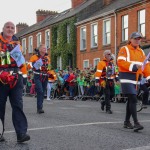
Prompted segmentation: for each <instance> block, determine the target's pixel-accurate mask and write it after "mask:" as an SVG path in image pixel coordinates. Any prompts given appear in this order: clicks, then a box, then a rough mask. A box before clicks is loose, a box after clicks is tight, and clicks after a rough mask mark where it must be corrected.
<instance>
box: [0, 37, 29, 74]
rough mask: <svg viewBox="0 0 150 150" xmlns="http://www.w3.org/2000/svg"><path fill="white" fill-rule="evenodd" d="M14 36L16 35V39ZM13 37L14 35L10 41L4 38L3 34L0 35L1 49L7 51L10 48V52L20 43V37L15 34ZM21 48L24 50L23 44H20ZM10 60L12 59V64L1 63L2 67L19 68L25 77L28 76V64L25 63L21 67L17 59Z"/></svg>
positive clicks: (0, 66)
mask: <svg viewBox="0 0 150 150" xmlns="http://www.w3.org/2000/svg"><path fill="white" fill-rule="evenodd" d="M13 37H14V39H13ZM13 37H12V39H13V40H12V41H10V42H9V41H7V40H6V39H4V38H3V36H2V35H0V51H3V52H6V50H8V51H9V52H11V50H13V48H14V47H15V46H16V45H18V44H20V42H19V41H18V39H17V38H16V37H15V36H13ZM20 49H21V50H22V47H21V45H20ZM10 61H11V64H5V65H2V64H0V68H4V69H7V68H19V69H20V71H21V73H22V75H23V77H27V67H26V64H23V65H21V66H20V67H18V66H17V63H16V61H15V60H14V59H13V58H10Z"/></svg>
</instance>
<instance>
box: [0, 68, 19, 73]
mask: <svg viewBox="0 0 150 150" xmlns="http://www.w3.org/2000/svg"><path fill="white" fill-rule="evenodd" d="M0 71H7V72H14V73H18V72H19V71H20V69H19V68H0Z"/></svg>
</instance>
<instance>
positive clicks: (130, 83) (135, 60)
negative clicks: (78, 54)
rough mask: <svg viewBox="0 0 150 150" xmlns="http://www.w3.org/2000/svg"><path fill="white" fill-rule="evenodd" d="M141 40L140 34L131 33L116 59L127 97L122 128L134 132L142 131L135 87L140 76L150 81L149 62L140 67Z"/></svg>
mask: <svg viewBox="0 0 150 150" xmlns="http://www.w3.org/2000/svg"><path fill="white" fill-rule="evenodd" d="M141 39H142V35H141V33H139V32H133V33H132V34H131V35H130V40H129V43H128V44H127V45H126V46H123V47H121V49H120V50H119V54H118V59H117V64H118V67H119V79H120V83H121V88H122V93H123V94H124V95H126V97H128V101H127V105H126V116H125V121H124V128H128V129H133V128H134V131H138V130H142V129H143V128H144V127H143V126H142V125H141V124H140V123H139V121H138V118H137V111H136V102H137V97H136V94H137V85H138V84H139V83H140V80H141V76H142V75H143V76H144V77H145V78H146V79H147V80H148V81H149V80H150V64H149V62H148V61H147V62H146V64H145V66H144V68H143V66H142V65H143V62H144V60H145V58H146V56H145V54H144V51H143V50H142V49H141V48H140V47H139V46H140V43H141ZM142 68H143V70H142ZM131 116H132V118H133V121H134V126H133V125H132V124H131V122H130V117H131Z"/></svg>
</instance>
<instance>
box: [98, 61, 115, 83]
mask: <svg viewBox="0 0 150 150" xmlns="http://www.w3.org/2000/svg"><path fill="white" fill-rule="evenodd" d="M116 77H117V76H116V74H115V66H114V64H113V62H112V61H110V62H107V61H106V59H104V60H103V61H100V62H99V63H98V65H97V70H96V72H95V80H100V79H106V78H107V79H114V78H116Z"/></svg>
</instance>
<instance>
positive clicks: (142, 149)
mask: <svg viewBox="0 0 150 150" xmlns="http://www.w3.org/2000/svg"><path fill="white" fill-rule="evenodd" d="M123 150H150V146H142V147H136V148H129V149H123Z"/></svg>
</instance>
